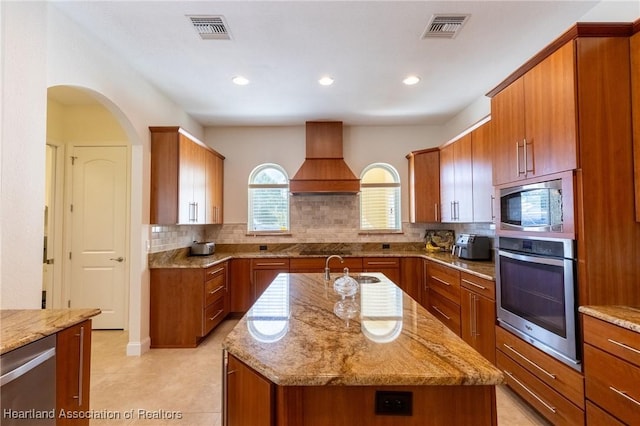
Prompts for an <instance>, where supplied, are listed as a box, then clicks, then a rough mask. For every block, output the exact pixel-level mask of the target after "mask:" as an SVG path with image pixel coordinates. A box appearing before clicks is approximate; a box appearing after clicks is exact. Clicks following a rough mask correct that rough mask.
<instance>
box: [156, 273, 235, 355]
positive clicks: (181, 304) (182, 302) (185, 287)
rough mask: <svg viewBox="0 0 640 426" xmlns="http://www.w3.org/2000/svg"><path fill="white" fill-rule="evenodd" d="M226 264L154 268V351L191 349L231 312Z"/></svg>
mask: <svg viewBox="0 0 640 426" xmlns="http://www.w3.org/2000/svg"><path fill="white" fill-rule="evenodd" d="M227 269H228V264H227V262H223V263H220V264H217V265H214V266H211V267H209V268H206V269H203V268H162V269H151V289H150V325H149V329H150V330H149V331H150V333H149V334H150V337H151V347H152V348H183V347H184V348H192V347H196V346H197V345H198V344H199V343H200V341H201V340H202V338H204V337H205V336H206V335H207V334H209V332H211V330H213V329H214V328H215V326H217V325H218V324H219V323H220V322H222V320H223V319H224V318H225V316H226V315H227V313H228V312H229V299H228V296H227V289H228V287H227Z"/></svg>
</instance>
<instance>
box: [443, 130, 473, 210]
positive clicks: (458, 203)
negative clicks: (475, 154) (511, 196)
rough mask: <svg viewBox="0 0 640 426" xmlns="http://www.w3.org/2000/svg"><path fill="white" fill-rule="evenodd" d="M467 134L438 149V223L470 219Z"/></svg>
mask: <svg viewBox="0 0 640 426" xmlns="http://www.w3.org/2000/svg"><path fill="white" fill-rule="evenodd" d="M472 174H473V171H472V166H471V133H467V134H466V135H464V136H462V137H461V138H460V139H458V140H456V141H454V142H453V143H451V144H449V145H447V146H445V147H443V148H441V149H440V205H441V209H442V210H441V216H440V217H441V220H442V222H473V196H472V190H473V186H472V183H471V181H472Z"/></svg>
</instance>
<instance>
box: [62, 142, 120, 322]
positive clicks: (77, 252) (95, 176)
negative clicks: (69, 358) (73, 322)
mask: <svg viewBox="0 0 640 426" xmlns="http://www.w3.org/2000/svg"><path fill="white" fill-rule="evenodd" d="M71 155H72V160H73V164H72V166H71V170H72V189H71V193H72V201H71V203H72V207H71V223H72V225H71V228H72V229H71V251H70V264H71V287H70V303H69V306H70V307H72V308H92V307H97V308H100V309H101V310H102V313H101V314H100V315H99V316H97V317H94V319H93V328H98V329H122V328H124V325H125V314H126V312H125V295H126V289H127V288H128V283H127V278H126V277H127V276H128V273H127V271H128V261H127V258H126V236H127V228H126V226H127V222H126V217H127V148H126V147H124V146H109V147H95V146H75V147H73V153H72V154H71Z"/></svg>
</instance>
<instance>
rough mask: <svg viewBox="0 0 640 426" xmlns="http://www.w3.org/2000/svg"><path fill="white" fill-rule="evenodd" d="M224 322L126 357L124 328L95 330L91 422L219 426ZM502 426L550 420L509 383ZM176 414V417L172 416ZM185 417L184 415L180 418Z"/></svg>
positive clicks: (103, 425) (99, 425)
mask: <svg viewBox="0 0 640 426" xmlns="http://www.w3.org/2000/svg"><path fill="white" fill-rule="evenodd" d="M235 324H236V321H234V320H231V321H225V322H223V323H222V324H221V325H220V326H219V327H218V328H216V330H214V331H213V332H212V333H211V334H210V335H209V337H207V339H206V340H205V341H204V342H202V344H200V346H198V347H197V348H195V349H153V350H151V351H149V352H148V353H146V354H144V355H143V356H141V357H127V356H126V355H125V347H126V344H127V333H126V332H124V331H94V332H93V336H92V360H91V363H92V364H91V410H92V413H94V414H97V415H100V416H101V417H103V419H93V420H91V426H119V425H127V426H133V425H135V426H139V425H146V426H156V425H158V426H160V425H171V426H220V425H221V414H220V413H221V401H222V397H221V391H222V381H221V369H222V361H221V353H222V352H221V349H220V348H221V342H222V339H223V338H224V337H225V336H226V334H227V333H228V332H229V331H230V330H231V328H233V326H234V325H235ZM496 394H497V401H498V404H497V405H498V424H499V425H500V426H512V425H514V426H535V425H547V423H546V422H545V421H544V420H543V419H542V418H541V417H540V416H539V415H537V414H536V413H535V412H534V411H533V410H532V409H531V408H529V407H528V406H527V405H526V404H524V403H522V402H521V401H520V400H519V399H517V397H516V396H514V394H513V393H512V392H511V391H510V390H509V389H508V388H506V387H503V386H500V387H498V390H497V393H496ZM172 417H173V418H172ZM177 417H180V418H177Z"/></svg>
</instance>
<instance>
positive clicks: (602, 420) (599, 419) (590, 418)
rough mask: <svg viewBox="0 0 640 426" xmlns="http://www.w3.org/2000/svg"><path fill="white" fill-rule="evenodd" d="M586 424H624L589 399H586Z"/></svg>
mask: <svg viewBox="0 0 640 426" xmlns="http://www.w3.org/2000/svg"><path fill="white" fill-rule="evenodd" d="M586 406H587V413H586V414H587V425H589V426H624V423H622V422H621V421H618V419H616V418H615V417H613V416H612V415H611V414H609V413H607V412H606V411H604V410H603V409H602V408H600V407H598V406H597V405H596V404H594V403H593V402H591V401H587V404H586Z"/></svg>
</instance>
